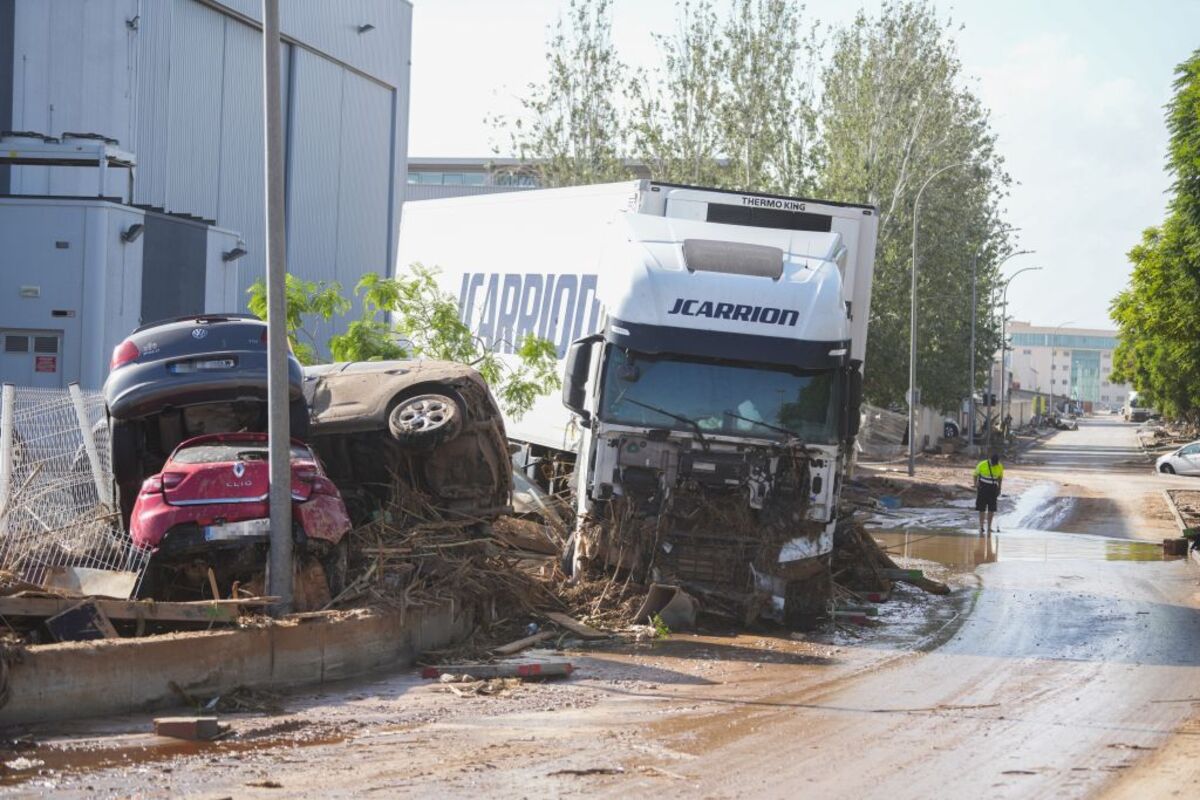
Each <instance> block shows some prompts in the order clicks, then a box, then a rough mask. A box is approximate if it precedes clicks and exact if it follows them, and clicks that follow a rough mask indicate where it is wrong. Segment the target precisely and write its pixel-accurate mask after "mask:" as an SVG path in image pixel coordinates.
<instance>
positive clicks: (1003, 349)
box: [1000, 267, 1041, 424]
mask: <svg viewBox="0 0 1200 800" xmlns="http://www.w3.org/2000/svg"><path fill="white" fill-rule="evenodd" d="M1039 270H1041V267H1025V268H1024V269H1019V270H1017V271H1016V272H1014V273H1013V274H1012V275H1009V276H1008V280H1006V281H1005V282H1004V294H1003V302H1002V303H1001V304H1000V305H1001V308H1002V309H1003V311H1002V313H1001V317H1000V413H1001V414H1002V415H1003V414H1004V402H1005V399H1007V400H1008V401H1009V402H1012V392H1011V391H1005V385H1006V384H1007V383H1008V372H1007V371H1006V370H1005V368H1004V359H1005V354H1006V353H1007V351H1008V285H1009V284H1010V283H1012V281H1013V278H1015V277H1017V276H1018V275H1020V274H1021V273H1022V272H1037V271H1039ZM1000 419H1001V420H1003V419H1004V417H1003V416H1001V418H1000ZM1001 424H1003V422H1001Z"/></svg>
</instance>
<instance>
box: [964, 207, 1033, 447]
mask: <svg viewBox="0 0 1200 800" xmlns="http://www.w3.org/2000/svg"><path fill="white" fill-rule="evenodd" d="M1019 230H1021V229H1020V228H1015V227H1013V228H1001V229H1000V230H998V231H996V233H997V234H1000V233H1012V232H1013V231H1019ZM985 245H986V242H985V243H984V244H981V245H979V247H977V248H976V249H975V253H974V254H973V255H972V256H971V353H970V358H971V394H970V396H969V398H968V400H967V419H968V420H969V423H968V428H969V431H968V433H967V444H968V445H969V446H970V447H971V448H972V450H973V449H974V447H975V326H976V322H975V320H976V317H977V316H978V312H979V301H978V299H977V298H976V285H977V284H976V267H977V266H978V264H979V254H980V253H981V252H983V248H984V246H985ZM1032 252H1033V251H1032V250H1018V251H1017V252H1015V253H1009V254H1008V255H1006V256H1005V257H1004V258H1002V259H1000V263H999V264H997V265H996V269H1000V267H1002V266H1004V263H1005V262H1006V261H1008V260H1009V259H1010V258H1016V257H1017V256H1023V255H1026V254H1029V253H1032ZM988 392H989V393H990V392H991V374H990V372H989V374H988Z"/></svg>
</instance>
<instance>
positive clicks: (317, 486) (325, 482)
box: [312, 478, 340, 497]
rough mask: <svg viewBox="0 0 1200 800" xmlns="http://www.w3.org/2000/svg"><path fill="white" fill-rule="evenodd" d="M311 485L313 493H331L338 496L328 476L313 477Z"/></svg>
mask: <svg viewBox="0 0 1200 800" xmlns="http://www.w3.org/2000/svg"><path fill="white" fill-rule="evenodd" d="M312 487H313V493H314V494H325V495H332V496H333V497H338V496H339V494H340V493H339V492H338V490H337V487H336V486H334V485H333V481H331V480H329V478H314V479H313V482H312Z"/></svg>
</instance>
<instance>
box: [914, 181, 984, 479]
mask: <svg viewBox="0 0 1200 800" xmlns="http://www.w3.org/2000/svg"><path fill="white" fill-rule="evenodd" d="M974 163H975V162H973V161H960V162H958V163H957V164H951V165H949V166H947V167H942V168H941V169H939V170H937V171H935V172H934V173H933V174H932V175H930V176H929V177H928V178H926V179H925V182H924V183H922V184H921V188H920V189H918V190H917V199H916V200H914V201H913V235H912V299H911V302H912V311H911V314H910V319H909V333H908V474H909V475H915V474H916V472H917V425H916V422H917V223H918V222H919V221H920V218H921V195H922V194H924V193H925V187H927V186H929V184H930V182H931V181H932V180H933V179H934V178H936V177H937V176H938V175H941V174H942V173H943V172H947V171H949V170H952V169H958V168H959V167H966V166H970V165H972V164H974Z"/></svg>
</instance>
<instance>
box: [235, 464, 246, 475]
mask: <svg viewBox="0 0 1200 800" xmlns="http://www.w3.org/2000/svg"><path fill="white" fill-rule="evenodd" d="M245 474H246V465H245V464H243V463H242V462H241V461H235V462H233V477H235V478H240V477H242V476H243V475H245Z"/></svg>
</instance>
